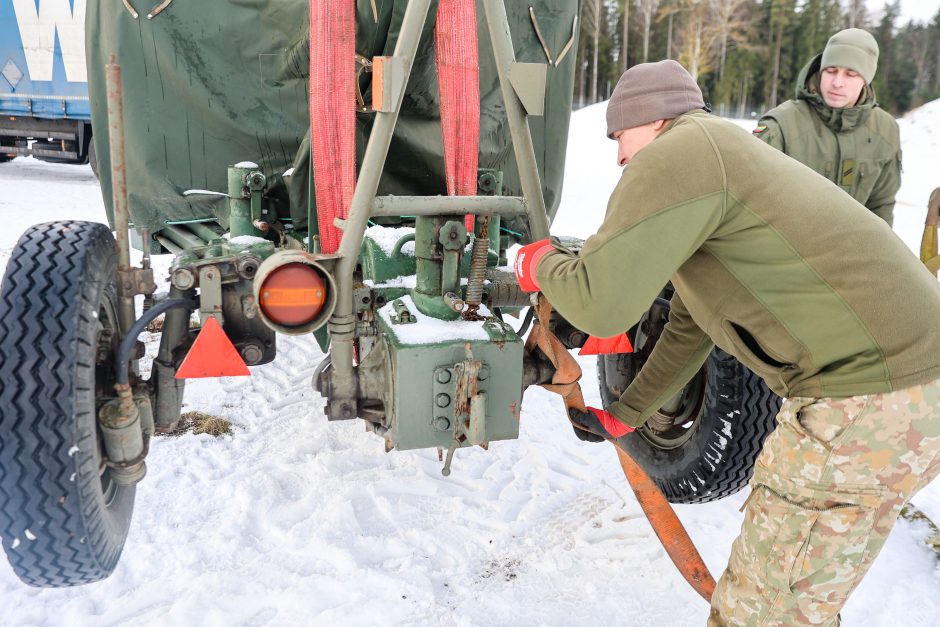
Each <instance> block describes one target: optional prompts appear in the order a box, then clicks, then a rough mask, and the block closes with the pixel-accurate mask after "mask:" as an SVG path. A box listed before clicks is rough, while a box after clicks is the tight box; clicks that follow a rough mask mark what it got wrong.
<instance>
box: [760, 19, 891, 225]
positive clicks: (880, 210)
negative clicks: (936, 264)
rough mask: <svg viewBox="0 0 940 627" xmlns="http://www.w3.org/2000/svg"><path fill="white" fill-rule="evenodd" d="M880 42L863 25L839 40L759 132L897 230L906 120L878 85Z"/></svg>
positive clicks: (812, 65)
mask: <svg viewBox="0 0 940 627" xmlns="http://www.w3.org/2000/svg"><path fill="white" fill-rule="evenodd" d="M877 68H878V42H876V41H875V38H874V37H872V36H871V34H869V33H868V32H866V31H864V30H861V29H860V28H848V29H846V30H843V31H840V32H838V33H836V34H835V35H833V36H832V37H831V38H830V39H829V42H828V43H827V44H826V48H825V50H823V52H822V54H818V55H816V56H815V57H813V58H812V60H810V62H809V63H807V64H806V66H805V67H804V68H803V70H802V71H801V72H800V74H799V77H798V78H797V88H796V98H795V99H794V100H788V101H787V102H785V103H783V104H782V105H780V106H779V107H777V108H775V109H772V110H770V111H768V112H767V113H765V114H764V116H763V117H762V118H761V119H760V121H759V122H758V125H757V128H755V129H754V134H755V135H756V136H757V137H759V138H761V139H762V140H764V141H765V142H767V143H768V144H770V145H771V146H773V147H774V148H776V149H778V150H781V151H783V152H785V153H786V154H788V155H790V156H791V157H793V158H794V159H796V160H797V161H799V162H800V163H802V164H804V165H806V166H808V167H810V168H812V169H813V170H815V171H816V172H819V173H820V174H822V175H823V176H825V177H826V178H827V179H829V180H830V181H832V182H833V183H835V184H836V185H838V186H839V187H841V188H842V189H843V190H844V191H846V192H848V194H849V195H850V196H851V197H852V198H854V199H855V200H857V201H858V202H860V203H862V204H863V205H865V206H866V207H867V208H868V209H869V210H871V212H872V213H874V214H875V215H877V216H878V217H880V218H881V219H882V220H884V221H885V222H887V223H888V224H889V225H890V224H892V223H893V221H894V197H895V195H896V194H897V193H898V188H899V187H900V186H901V139H900V130H899V129H898V123H897V122H896V121H895V120H894V118H893V117H891V115H890V114H888V113H887V112H886V111H884V110H883V109H880V108H878V103H877V102H876V100H875V92H874V91H873V90H872V88H871V81H872V79H873V78H874V77H875V71H876V70H877Z"/></svg>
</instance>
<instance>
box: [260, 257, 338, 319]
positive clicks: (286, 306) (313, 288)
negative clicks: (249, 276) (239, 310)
mask: <svg viewBox="0 0 940 627" xmlns="http://www.w3.org/2000/svg"><path fill="white" fill-rule="evenodd" d="M326 297H327V287H326V283H325V282H324V281H323V277H321V276H320V273H319V272H318V271H317V270H316V269H315V268H313V267H311V266H308V265H305V264H302V263H288V264H285V265H284V266H282V267H280V268H278V269H277V270H275V271H274V272H272V273H271V274H270V275H269V276H268V278H266V279H265V280H264V283H263V284H262V286H261V299H260V300H261V303H260V305H261V310H262V311H263V312H264V315H265V316H267V317H268V319H269V320H270V321H271V322H274V323H275V324H280V325H282V326H285V327H299V326H303V325H305V324H308V323H310V322H312V321H313V320H314V319H315V318H316V317H317V316H318V315H319V313H320V311H321V310H322V309H323V303H325V302H326Z"/></svg>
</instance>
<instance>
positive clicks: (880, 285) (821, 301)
mask: <svg viewBox="0 0 940 627" xmlns="http://www.w3.org/2000/svg"><path fill="white" fill-rule="evenodd" d="M703 104H704V103H703V101H702V95H701V92H700V91H699V89H698V86H697V85H696V84H695V81H694V80H693V79H692V77H691V76H689V74H688V72H686V71H685V70H684V69H683V68H682V66H680V65H679V64H678V63H676V62H675V61H662V62H659V63H649V64H642V65H638V66H634V67H633V68H630V69H629V70H627V71H626V72H625V73H624V75H623V76H622V77H621V79H620V82H619V83H618V84H617V87H616V89H615V90H614V94H613V97H612V98H611V101H610V104H609V105H608V110H607V120H608V134H609V135H610V136H611V137H613V138H615V139H616V140H617V142H618V161H619V163H620V165H626V166H627V167H626V168H625V169H624V173H623V176H622V178H621V179H620V182H619V184H618V185H617V187H616V189H615V190H614V192H613V194H612V195H611V198H610V203H609V204H608V208H607V214H606V216H605V218H604V222H603V224H602V225H601V227H600V229H599V230H598V232H597V234H595V235H594V236H592V237H590V238H589V239H588V240H587V241H586V242H585V243H584V246H583V248H582V249H581V251H580V253H579V254H575V253H573V252H571V251H569V250H567V249H566V248H565V247H564V246H563V245H562V244H561V243H560V242H558V241H554V240H553V241H548V240H543V241H542V242H535V243H533V244H529V245H527V246H524V247H523V248H522V249H521V250H520V252H519V255H518V257H517V260H516V272H517V275H518V276H519V283H520V286H522V287H523V288H524V289H529V290H530V291H531V290H540V291H542V293H543V294H544V295H545V296H546V298H548V300H549V301H550V302H551V303H552V304H553V305H554V306H555V308H556V309H557V310H558V312H559V313H560V314H561V315H562V316H563V317H564V318H565V319H567V320H568V321H569V322H571V323H572V324H574V325H575V326H576V327H577V328H579V329H581V330H583V331H586V332H588V333H590V334H592V335H594V336H596V337H600V338H606V337H610V336H615V335H618V334H622V333H623V332H624V331H625V330H627V329H629V328H630V327H631V326H633V325H634V324H636V323H637V321H638V320H639V319H640V317H641V315H642V314H643V313H644V311H645V310H646V309H647V307H648V306H649V303H651V302H652V301H653V299H654V298H655V297H656V296H657V295H658V294H659V292H660V290H661V289H662V287H663V285H664V284H665V283H666V282H667V281H671V282H672V284H673V286H674V287H675V296H674V297H673V299H672V306H671V310H670V313H669V322H668V324H667V325H666V327H665V328H664V330H663V333H662V335H661V337H660V339H659V341H658V342H657V344H656V346H655V349H654V350H653V352H652V354H651V355H650V357H649V359H648V361H647V362H646V364H645V365H644V366H643V368H642V370H641V372H640V373H639V374H638V375H637V377H636V378H635V379H634V380H633V382H632V383H631V384H630V386H629V387H628V388H627V389H626V390H625V392H624V393H623V395H622V396H621V397H620V399H619V400H618V401H616V402H614V403H612V404H610V405H608V406H607V407H606V408H604V409H597V408H590V409H589V411H588V412H580V411H576V410H572V411H571V412H570V415H571V419H572V421H574V422H575V423H576V424H578V425H580V427H581V428H583V429H586V430H588V431H590V432H591V435H594V436H598V437H597V439H617V438H620V437H634V436H631V435H629V432H630V431H632V429H633V428H635V427H636V426H639V425H641V424H643V423H644V422H645V421H646V420H647V418H649V416H650V415H651V414H652V413H653V412H655V411H656V410H658V409H659V408H660V407H662V406H663V404H664V403H665V402H666V401H667V400H668V399H670V398H672V397H673V396H674V395H675V394H676V393H677V392H678V391H679V390H680V389H681V388H682V387H684V386H685V384H686V383H687V382H688V381H689V379H690V378H691V377H692V376H693V375H694V374H695V373H696V372H697V371H698V370H699V368H700V367H701V366H702V364H703V362H704V361H705V359H706V357H707V355H708V354H709V352H710V351H711V350H712V347H713V346H714V345H718V346H719V347H721V348H722V349H724V350H725V351H727V352H729V353H731V354H732V355H734V356H735V357H736V358H737V359H738V360H740V361H741V362H742V363H743V364H744V365H746V366H747V367H748V368H750V369H751V370H752V371H754V372H755V373H757V374H758V375H760V376H761V377H762V378H763V379H764V381H766V383H767V385H768V386H769V387H770V388H771V389H772V390H773V391H774V392H776V393H777V394H779V395H780V396H783V397H787V398H788V400H787V401H786V402H785V403H784V405H783V407H782V409H781V411H780V414H779V417H778V421H779V427H778V428H777V429H776V431H775V432H774V433H773V434H772V435H771V436H770V437H769V438H768V439H767V441H766V443H765V445H764V450H763V451H762V453H761V455H760V457H759V459H758V462H757V465H756V469H755V473H754V477H753V479H752V482H751V489H752V492H751V496H750V498H749V501H748V504H747V508H746V513H745V519H744V523H743V526H742V530H741V535H740V536H739V537H738V538H737V539H736V540H735V542H734V545H733V547H732V552H731V558H730V561H729V564H728V568H727V570H726V571H725V573H724V575H723V576H722V577H721V579H720V580H719V582H718V586H717V589H716V591H715V594H714V596H713V598H712V614H711V617H710V618H709V624H710V625H715V626H718V625H773V626H784V625H834V624H837V623H838V612H839V609H840V608H841V607H842V605H843V604H844V603H845V601H846V599H847V598H848V596H849V594H850V593H851V592H852V590H853V589H854V588H855V586H856V585H857V584H858V582H859V580H860V579H861V578H862V577H863V576H864V574H865V572H866V571H867V570H868V567H869V566H870V565H871V563H872V561H873V560H874V558H875V556H876V555H877V554H878V551H879V550H880V549H881V547H882V546H883V545H884V542H885V539H886V537H887V535H888V533H889V531H890V530H891V528H892V526H893V525H894V522H895V520H896V519H897V517H898V514H899V512H900V510H901V507H902V506H903V505H904V503H905V502H907V500H908V499H910V498H911V497H912V496H913V495H914V494H915V493H916V492H917V490H918V489H920V488H921V487H922V486H924V485H925V484H926V483H927V482H929V481H930V480H931V479H932V478H934V477H935V476H936V475H937V474H938V472H940V335H938V334H937V333H936V331H935V324H936V320H937V319H938V318H940V285H938V283H937V281H936V279H935V278H934V277H933V276H932V275H931V274H930V273H929V272H928V271H927V270H926V268H925V267H924V266H923V265H922V264H921V263H920V262H919V261H918V260H917V258H915V257H914V256H913V255H912V254H911V253H910V251H909V250H908V248H907V246H905V245H904V243H903V242H902V241H901V240H900V239H898V237H897V236H896V235H895V234H894V233H893V232H892V231H891V229H890V227H888V225H886V224H885V222H884V221H883V220H880V219H879V218H877V217H876V216H875V215H874V214H872V213H871V212H869V211H865V210H864V208H863V207H862V206H861V205H860V204H859V203H858V202H856V201H855V200H853V199H852V198H851V197H849V196H848V195H847V194H845V193H843V192H842V191H840V190H839V189H838V188H837V187H835V186H834V185H832V184H831V183H830V182H829V181H827V180H826V179H825V178H823V177H822V176H820V175H819V174H817V173H815V172H813V171H812V170H810V169H809V168H807V167H806V166H804V165H802V164H800V163H799V162H797V161H795V160H793V159H790V158H788V157H786V156H784V155H783V154H782V153H780V152H779V151H777V150H775V149H773V148H771V147H769V146H767V145H765V144H763V143H762V142H760V141H757V140H755V139H754V138H753V137H752V136H751V135H750V134H749V133H746V132H744V131H742V130H741V129H739V128H738V127H736V126H735V125H733V124H731V123H729V122H726V121H724V120H721V119H718V118H715V117H713V116H711V115H708V114H707V113H706V112H704V111H702V110H701V107H702V106H703ZM627 164H629V165H627ZM872 267H874V268H877V269H878V271H877V272H872V271H871V268H872Z"/></svg>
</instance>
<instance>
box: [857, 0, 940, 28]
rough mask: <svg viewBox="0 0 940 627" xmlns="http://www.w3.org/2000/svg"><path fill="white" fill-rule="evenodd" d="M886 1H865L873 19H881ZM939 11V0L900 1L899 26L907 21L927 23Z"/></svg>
mask: <svg viewBox="0 0 940 627" xmlns="http://www.w3.org/2000/svg"><path fill="white" fill-rule="evenodd" d="M887 2H888V0H867V3H868V11H869V13H870V14H871V15H872V16H873V17H881V14H882V13H883V12H884V7H885V4H887ZM937 9H940V0H901V19H900V20H899V24H906V23H907V22H908V21H909V20H917V21H918V22H929V21H930V20H931V19H933V16H934V15H936V14H937Z"/></svg>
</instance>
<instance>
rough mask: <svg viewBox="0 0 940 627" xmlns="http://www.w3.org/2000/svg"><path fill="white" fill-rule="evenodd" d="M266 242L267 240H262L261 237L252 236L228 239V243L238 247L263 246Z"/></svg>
mask: <svg viewBox="0 0 940 627" xmlns="http://www.w3.org/2000/svg"><path fill="white" fill-rule="evenodd" d="M266 241H268V240H266V239H264V238H263V237H256V236H254V235H239V236H237V237H233V238H232V239H230V240H229V243H230V244H238V245H240V246H251V245H252V244H263V243H264V242H266Z"/></svg>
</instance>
